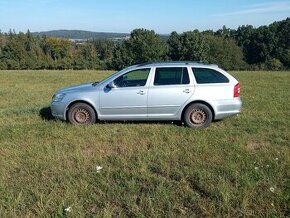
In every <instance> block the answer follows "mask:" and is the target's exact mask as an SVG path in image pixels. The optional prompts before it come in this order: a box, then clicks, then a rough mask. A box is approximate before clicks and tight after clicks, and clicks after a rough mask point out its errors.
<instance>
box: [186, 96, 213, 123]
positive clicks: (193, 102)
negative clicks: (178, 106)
mask: <svg viewBox="0 0 290 218" xmlns="http://www.w3.org/2000/svg"><path fill="white" fill-rule="evenodd" d="M197 103H199V104H204V105H206V106H207V107H208V108H209V109H210V110H211V112H212V121H214V120H215V111H214V109H213V107H212V106H211V104H209V103H208V102H206V101H203V100H195V101H191V102H189V103H188V104H187V105H186V106H185V107H184V108H183V110H182V112H181V120H183V116H184V113H185V111H186V109H187V108H188V107H189V106H190V105H192V104H197Z"/></svg>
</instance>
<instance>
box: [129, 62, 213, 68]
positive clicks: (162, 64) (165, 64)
mask: <svg viewBox="0 0 290 218" xmlns="http://www.w3.org/2000/svg"><path fill="white" fill-rule="evenodd" d="M175 66H176V67H180V66H184V67H187V66H191V67H211V68H212V67H214V68H217V67H218V66H217V65H215V64H206V63H203V62H201V61H165V62H149V63H143V64H138V65H135V66H134V67H175Z"/></svg>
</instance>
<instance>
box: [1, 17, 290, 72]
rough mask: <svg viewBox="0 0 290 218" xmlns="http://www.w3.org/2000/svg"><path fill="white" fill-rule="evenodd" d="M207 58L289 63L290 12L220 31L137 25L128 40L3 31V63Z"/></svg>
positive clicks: (110, 64) (268, 66)
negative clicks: (160, 30)
mask: <svg viewBox="0 0 290 218" xmlns="http://www.w3.org/2000/svg"><path fill="white" fill-rule="evenodd" d="M170 60H172V61H203V62H205V63H214V64H218V65H219V66H220V67H222V68H224V69H226V70H283V69H290V18H287V19H286V20H283V21H279V22H274V23H272V24H270V25H268V26H261V27H258V28H255V27H253V26H251V25H246V26H240V27H238V28H237V29H229V28H226V27H225V26H223V28H222V29H219V30H217V31H212V30H208V31H202V32H200V31H198V30H194V31H188V32H184V33H181V34H179V33H177V32H172V33H171V34H170V35H169V36H168V37H164V36H160V35H158V34H156V33H155V32H154V31H153V30H146V29H135V30H133V31H132V32H131V34H130V37H129V39H127V40H124V41H121V42H120V41H118V42H116V41H112V40H88V41H87V42H85V43H78V42H72V41H70V40H68V39H63V38H50V37H46V36H33V35H32V34H31V33H30V32H29V31H27V33H21V32H20V33H15V32H12V31H10V32H9V33H1V32H0V69H2V70H6V69H9V70H16V69H17V70H18V69H58V70H63V69H75V70H80V69H106V70H107V69H108V70H111V69H114V70H118V69H121V68H124V67H126V66H129V65H132V64H137V63H144V62H152V61H170Z"/></svg>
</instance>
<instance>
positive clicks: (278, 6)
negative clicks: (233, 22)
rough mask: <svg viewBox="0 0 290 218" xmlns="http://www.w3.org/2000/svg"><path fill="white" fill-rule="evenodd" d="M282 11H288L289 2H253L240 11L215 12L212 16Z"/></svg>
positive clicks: (289, 7)
mask: <svg viewBox="0 0 290 218" xmlns="http://www.w3.org/2000/svg"><path fill="white" fill-rule="evenodd" d="M283 11H290V2H273V3H262V4H253V5H250V6H249V7H248V8H246V9H243V10H240V11H233V12H229V13H222V14H215V15H213V16H215V17H224V16H235V15H248V14H263V13H273V12H283Z"/></svg>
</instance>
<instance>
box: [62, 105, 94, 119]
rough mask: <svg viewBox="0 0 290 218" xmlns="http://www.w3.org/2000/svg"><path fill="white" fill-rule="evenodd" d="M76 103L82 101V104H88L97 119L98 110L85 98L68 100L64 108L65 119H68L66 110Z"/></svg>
mask: <svg viewBox="0 0 290 218" xmlns="http://www.w3.org/2000/svg"><path fill="white" fill-rule="evenodd" d="M77 103H84V104H87V105H89V106H90V107H91V108H93V110H94V111H95V113H96V117H97V119H98V112H97V110H96V108H95V107H94V105H93V104H92V103H90V102H89V101H86V100H75V101H72V102H70V103H69V105H68V106H67V107H66V110H65V119H66V120H68V111H69V109H70V107H71V106H73V105H74V104H77Z"/></svg>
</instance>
